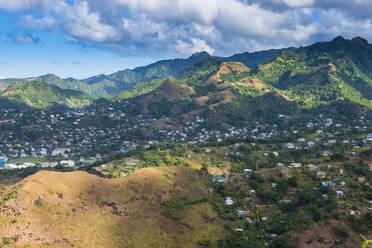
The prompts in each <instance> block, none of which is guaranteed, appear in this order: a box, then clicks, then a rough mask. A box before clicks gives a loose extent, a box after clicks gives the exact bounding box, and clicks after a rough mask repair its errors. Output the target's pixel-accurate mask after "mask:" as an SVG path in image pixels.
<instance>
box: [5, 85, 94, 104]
mask: <svg viewBox="0 0 372 248" xmlns="http://www.w3.org/2000/svg"><path fill="white" fill-rule="evenodd" d="M1 97H2V98H4V99H6V100H9V101H13V102H18V103H24V104H26V105H28V106H30V107H34V108H47V107H50V106H52V105H55V104H63V105H67V106H68V107H83V106H86V105H89V104H91V103H92V101H93V98H92V97H91V96H89V95H87V94H86V93H83V92H80V91H76V90H66V89H61V88H59V87H58V86H55V85H49V84H46V83H43V82H42V81H41V80H39V79H33V80H30V81H27V82H18V83H15V84H13V85H11V86H9V87H8V88H7V89H6V90H5V91H4V92H3V93H2V94H1Z"/></svg>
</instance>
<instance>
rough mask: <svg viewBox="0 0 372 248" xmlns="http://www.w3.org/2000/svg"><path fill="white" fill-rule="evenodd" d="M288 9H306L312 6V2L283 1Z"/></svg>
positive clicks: (305, 0) (303, 0)
mask: <svg viewBox="0 0 372 248" xmlns="http://www.w3.org/2000/svg"><path fill="white" fill-rule="evenodd" d="M284 2H285V3H286V4H287V5H288V6H289V7H307V6H311V5H313V4H314V1H313V0H284Z"/></svg>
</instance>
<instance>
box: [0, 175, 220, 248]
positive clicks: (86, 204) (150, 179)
mask: <svg viewBox="0 0 372 248" xmlns="http://www.w3.org/2000/svg"><path fill="white" fill-rule="evenodd" d="M208 183H209V181H208V180H207V179H205V178H204V177H203V176H201V175H200V174H199V173H198V172H197V171H195V170H193V169H190V168H146V169H141V170H139V171H137V172H136V173H134V174H133V175H131V176H130V177H127V178H121V179H104V178H100V177H97V176H95V175H91V174H88V173H85V172H72V173H57V172H46V171H44V172H39V173H37V174H35V175H32V176H30V177H28V178H26V179H25V180H24V181H22V182H21V183H19V184H17V185H15V186H13V187H10V188H7V189H5V190H4V191H3V192H2V194H1V196H2V199H3V200H4V202H5V204H4V205H3V207H2V208H1V210H0V238H1V239H2V240H3V241H4V240H5V241H9V242H10V244H9V245H7V246H5V247H131V248H132V247H140V248H142V247H199V241H202V240H209V241H210V242H211V243H212V244H214V245H215V244H216V240H217V239H219V238H221V237H223V236H224V234H223V223H222V222H221V221H220V220H218V218H217V216H216V213H215V212H214V211H213V210H212V208H211V206H210V205H209V204H207V203H206V202H203V201H201V200H200V199H201V197H203V196H205V195H206V194H207V188H206V186H205V185H206V184H208ZM183 197H187V198H188V199H192V203H190V202H189V203H187V204H186V205H185V207H184V208H182V209H181V210H179V209H177V210H174V209H172V208H171V207H170V205H169V203H168V202H169V201H170V200H174V201H177V200H179V199H183ZM5 199H6V200H5ZM5 243H6V242H5Z"/></svg>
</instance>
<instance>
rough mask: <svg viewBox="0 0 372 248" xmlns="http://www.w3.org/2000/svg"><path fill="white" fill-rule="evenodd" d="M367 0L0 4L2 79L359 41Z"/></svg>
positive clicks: (367, 28)
mask: <svg viewBox="0 0 372 248" xmlns="http://www.w3.org/2000/svg"><path fill="white" fill-rule="evenodd" d="M370 13H372V2H371V1H369V0H327V1H323V0H203V1H200V0H146V1H143V0H105V1H101V0H68V1H67V0H12V1H9V0H0V25H1V29H0V47H1V53H0V78H8V77H32V76H38V75H42V74H47V73H55V74H57V75H58V76H61V77H75V78H84V77H88V76H92V75H96V74H101V73H105V74H107V73H112V72H115V71H118V70H122V69H126V68H134V67H136V66H141V65H146V64H149V63H151V62H154V61H156V60H159V59H165V58H174V57H187V56H189V55H191V54H192V53H194V52H198V51H207V52H209V53H211V54H214V55H219V56H228V55H232V54H234V53H238V52H244V51H250V52H251V51H256V50H263V49H269V48H281V47H289V46H302V45H308V44H311V43H313V42H316V41H326V40H331V39H332V38H334V37H335V36H338V35H342V36H344V37H345V38H352V37H354V36H362V37H364V38H366V39H367V40H369V41H371V40H372V20H371V19H372V15H371V14H370Z"/></svg>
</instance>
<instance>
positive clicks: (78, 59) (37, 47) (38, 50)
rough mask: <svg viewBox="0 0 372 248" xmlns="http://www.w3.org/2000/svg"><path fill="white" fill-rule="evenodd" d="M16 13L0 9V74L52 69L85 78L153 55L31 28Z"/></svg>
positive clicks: (149, 59)
mask: <svg viewBox="0 0 372 248" xmlns="http://www.w3.org/2000/svg"><path fill="white" fill-rule="evenodd" d="M18 20H19V16H18V15H16V14H12V13H8V12H4V11H2V12H0V23H1V27H2V30H1V33H0V37H1V38H0V45H1V53H0V78H11V77H34V76H39V75H43V74H47V73H54V74H56V75H58V76H61V77H64V78H66V77H75V78H85V77H89V76H91V75H96V74H101V73H103V74H107V73H112V72H115V71H118V70H122V69H125V68H134V67H136V66H141V65H144V64H148V63H151V62H153V61H155V60H156V59H158V58H157V57H156V56H152V57H149V56H121V55H120V54H118V53H117V52H116V51H113V50H107V49H104V48H99V47H98V48H97V47H90V46H83V45H79V44H76V43H71V42H67V41H66V37H65V35H64V34H63V33H62V32H60V31H57V30H56V31H39V30H37V31H32V30H31V31H30V30H28V29H24V28H22V27H21V26H19V25H17V24H15V23H17V21H18ZM31 34H32V36H33V37H36V39H37V40H39V41H36V42H35V41H33V42H29V43H28V42H23V43H22V42H16V41H14V40H13V38H12V35H20V36H27V35H31Z"/></svg>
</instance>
